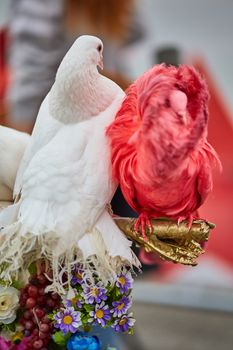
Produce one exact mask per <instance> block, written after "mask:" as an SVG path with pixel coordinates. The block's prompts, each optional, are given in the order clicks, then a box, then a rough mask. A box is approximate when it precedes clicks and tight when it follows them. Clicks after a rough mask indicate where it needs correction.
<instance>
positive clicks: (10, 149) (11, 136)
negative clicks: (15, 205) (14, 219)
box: [0, 125, 30, 201]
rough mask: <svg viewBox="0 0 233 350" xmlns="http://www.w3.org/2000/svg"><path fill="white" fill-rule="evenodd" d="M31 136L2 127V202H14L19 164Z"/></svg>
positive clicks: (0, 189)
mask: <svg viewBox="0 0 233 350" xmlns="http://www.w3.org/2000/svg"><path fill="white" fill-rule="evenodd" d="M29 140H30V136H29V135H28V134H26V133H23V132H19V131H17V130H14V129H10V128H7V127H5V126H2V125H0V201H12V199H13V188H14V184H15V178H16V173H17V170H18V167H19V163H20V161H21V158H22V156H23V153H24V151H25V148H26V146H27V145H28V144H29Z"/></svg>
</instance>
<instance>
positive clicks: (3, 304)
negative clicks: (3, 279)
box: [0, 286, 19, 324]
mask: <svg viewBox="0 0 233 350" xmlns="http://www.w3.org/2000/svg"><path fill="white" fill-rule="evenodd" d="M18 307H19V291H18V290H17V289H15V288H13V287H5V286H0V324H1V323H4V324H9V323H12V322H14V320H15V319H16V310H17V308H18Z"/></svg>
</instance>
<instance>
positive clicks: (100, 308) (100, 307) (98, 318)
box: [88, 301, 111, 327]
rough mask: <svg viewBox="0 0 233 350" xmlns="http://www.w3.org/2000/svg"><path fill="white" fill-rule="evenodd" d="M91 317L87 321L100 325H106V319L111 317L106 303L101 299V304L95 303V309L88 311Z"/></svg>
mask: <svg viewBox="0 0 233 350" xmlns="http://www.w3.org/2000/svg"><path fill="white" fill-rule="evenodd" d="M89 315H90V316H91V318H90V319H89V320H88V321H89V322H93V321H94V323H96V324H98V323H99V324H101V326H102V327H104V326H105V325H106V321H109V320H110V319H111V315H110V310H109V307H108V305H105V304H104V301H102V303H101V304H96V306H95V310H94V311H90V314H89Z"/></svg>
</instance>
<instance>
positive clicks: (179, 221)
mask: <svg viewBox="0 0 233 350" xmlns="http://www.w3.org/2000/svg"><path fill="white" fill-rule="evenodd" d="M185 220H187V221H188V228H189V230H190V229H191V227H192V224H193V221H194V220H200V218H198V217H195V216H193V215H192V214H189V215H187V216H180V217H179V218H178V220H177V224H178V225H180V223H181V222H182V221H185Z"/></svg>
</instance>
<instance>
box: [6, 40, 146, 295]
mask: <svg viewBox="0 0 233 350" xmlns="http://www.w3.org/2000/svg"><path fill="white" fill-rule="evenodd" d="M102 51H103V44H102V42H101V40H100V39H98V38H96V37H92V36H83V37H80V38H78V39H77V40H76V42H75V43H74V44H73V46H72V47H71V49H70V50H69V51H68V53H67V54H66V56H65V57H64V59H63V61H62V63H61V65H60V67H59V68H58V71H57V75H56V80H55V83H54V85H53V87H52V88H51V91H50V92H49V94H48V95H47V97H46V98H45V100H44V102H43V103H42V106H41V108H40V111H39V115H38V120H37V122H36V127H35V129H34V131H33V134H32V140H31V143H30V145H29V148H28V149H27V150H26V152H25V156H24V159H23V161H22V165H21V167H20V171H19V175H18V176H19V177H18V179H19V180H18V183H17V186H19V187H18V189H17V191H16V194H19V191H20V198H19V200H18V202H17V203H16V204H14V205H12V206H9V207H8V208H6V209H5V210H3V212H1V213H0V227H2V228H1V229H0V234H1V236H2V237H1V242H0V264H1V263H3V262H6V261H7V262H8V263H9V264H7V267H6V268H5V269H4V271H3V272H2V274H1V277H2V278H5V279H10V278H11V277H12V275H14V273H17V271H18V269H19V268H21V267H23V265H25V262H28V263H29V262H31V260H33V259H35V258H40V257H41V256H45V257H47V258H48V259H49V260H50V261H51V263H52V266H53V272H54V276H53V278H54V281H53V282H54V283H53V285H52V286H51V289H52V288H53V289H54V290H57V291H58V292H60V293H62V292H64V290H63V289H62V286H61V276H60V275H59V272H60V269H61V266H62V273H63V272H65V271H66V272H69V271H70V268H71V267H72V264H73V263H74V262H81V263H84V264H85V262H86V261H88V262H92V263H91V264H90V263H89V264H87V265H88V266H89V267H91V268H92V269H94V270H95V272H97V273H98V274H99V275H101V277H102V278H103V280H104V279H105V280H106V281H109V280H110V279H111V275H112V277H114V274H116V273H117V272H119V269H121V267H122V266H124V264H125V263H127V264H128V265H133V264H134V265H139V262H138V260H137V258H136V257H135V255H134V254H133V252H132V251H131V248H130V246H131V242H130V241H128V240H127V239H126V237H125V236H124V235H123V234H122V232H121V231H120V230H119V229H118V228H117V226H116V225H115V223H114V221H113V220H112V218H111V216H110V214H109V213H108V211H107V209H106V206H107V204H108V203H109V202H110V200H111V198H112V196H113V194H114V192H115V190H116V183H114V182H113V179H112V173H111V161H110V147H109V145H108V141H107V138H106V136H105V129H106V127H107V126H108V125H109V124H110V123H111V122H112V121H113V119H114V117H115V115H116V112H117V111H118V109H119V108H120V106H121V103H122V101H123V99H124V96H125V94H124V92H123V91H122V90H121V89H120V87H119V86H118V85H117V84H115V83H114V82H113V81H111V80H109V79H108V78H106V77H104V76H102V75H101V74H99V72H98V70H97V65H100V66H102ZM82 237H83V238H82ZM80 252H82V254H80ZM117 269H118V271H117Z"/></svg>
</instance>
